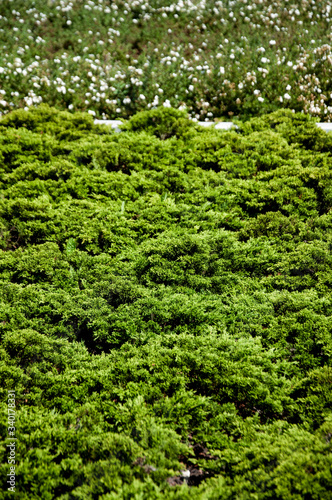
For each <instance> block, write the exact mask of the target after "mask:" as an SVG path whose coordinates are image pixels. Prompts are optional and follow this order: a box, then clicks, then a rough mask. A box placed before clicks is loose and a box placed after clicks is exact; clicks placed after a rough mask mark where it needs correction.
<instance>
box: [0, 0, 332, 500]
mask: <svg viewBox="0 0 332 500" xmlns="http://www.w3.org/2000/svg"><path fill="white" fill-rule="evenodd" d="M68 5H69V4H68ZM89 5H90V4H89ZM64 7H65V4H63V6H62V9H64ZM67 7H68V11H65V12H68V15H69V13H70V12H71V10H70V9H69V6H67ZM140 8H141V7H140ZM95 10H96V12H97V9H95ZM94 12H95V11H93V13H94ZM135 12H137V14H136V16H138V13H139V12H140V10H139V8H138V7H137V10H136V11H135ZM84 13H85V11H84ZM88 14H89V15H92V14H91V12H90V11H88V10H87V14H86V15H88ZM61 15H63V14H61ZM96 15H99V14H96ZM236 15H237V16H238V14H236ZM179 16H180V14H179ZM32 17H33V16H32ZM135 18H136V17H134V19H135ZM35 19H37V17H36V18H35ZM38 19H39V20H40V23H41V24H40V26H42V22H43V19H41V18H40V16H38ZM73 19H74V18H73ZM139 22H141V21H139ZM73 23H74V21H73ZM70 29H71V27H70ZM72 74H73V73H72ZM54 95H55V96H58V94H54ZM57 98H58V97H57ZM96 106H97V103H96ZM95 109H97V107H96V108H95ZM238 127H239V128H238V129H237V131H235V130H230V131H219V130H214V129H210V128H203V127H199V126H198V125H197V124H195V123H194V122H193V121H192V120H190V119H188V118H187V116H186V113H185V112H181V111H178V110H175V109H173V108H168V107H159V108H157V109H155V110H150V111H144V112H141V113H138V114H136V115H134V116H133V117H132V118H131V119H130V120H129V121H127V122H126V123H125V125H124V127H123V129H124V130H123V131H122V132H121V134H118V133H116V132H114V131H112V130H111V129H110V128H108V127H106V126H105V125H94V121H93V117H92V116H91V115H89V114H87V113H70V112H68V111H59V110H56V109H55V108H51V107H49V106H46V105H41V106H39V107H37V108H33V107H32V108H31V109H30V110H29V111H25V110H23V109H19V110H16V111H13V112H11V113H7V114H6V115H5V116H3V117H2V119H1V120H0V159H1V162H0V235H1V238H0V245H1V249H0V295H1V300H0V338H1V343H0V393H1V398H0V400H1V418H0V430H1V432H0V435H1V442H0V455H1V464H2V465H1V475H0V485H1V486H0V487H1V492H2V493H1V498H3V499H5V500H7V499H10V498H14V497H15V498H20V500H34V499H36V500H37V499H43V500H48V499H50V500H51V499H60V500H72V499H84V500H85V499H102V500H111V499H112V500H114V499H125V500H127V499H128V500H129V499H143V500H154V499H167V500H168V499H174V500H175V499H178V500H191V499H192V498H195V499H198V500H211V499H216V500H217V499H218V500H220V499H221V500H231V499H239V500H247V499H259V500H260V499H269V500H303V499H305V500H325V499H330V498H331V492H332V472H331V471H332V453H331V452H332V440H331V437H332V412H331V408H332V391H331V383H332V368H331V361H330V360H331V350H332V341H331V330H332V294H331V282H332V272H331V264H332V253H331V252H332V231H331V229H332V219H331V207H332V188H331V185H332V183H331V178H332V169H331V152H332V136H331V135H329V134H327V133H326V132H324V131H322V130H320V129H318V127H316V124H315V120H314V119H312V118H311V117H310V116H309V115H307V114H302V113H293V112H292V111H291V110H289V109H284V110H278V111H276V112H274V113H272V114H266V115H264V116H262V117H255V118H252V119H250V120H245V121H243V122H241V121H238ZM8 391H14V392H10V393H8ZM7 394H15V412H14V413H15V418H16V422H15V431H11V432H12V433H14V435H15V437H16V439H17V441H15V446H16V458H15V460H16V462H15V465H14V469H13V470H15V474H16V476H15V477H16V486H15V487H16V490H15V493H13V492H12V491H9V490H8V485H7V483H6V481H7V479H6V477H7V476H6V475H7V474H8V471H7V468H8V456H9V451H8V450H9V449H8V448H7V446H8V445H7V443H8V441H7V438H6V436H7V429H9V428H8V422H7V417H8V416H7V414H6V411H7V410H6V405H5V402H6V400H7V397H8V396H7ZM11 398H12V397H11ZM11 401H13V399H11ZM11 404H13V403H11ZM2 410H3V411H2ZM12 411H14V410H12ZM11 429H12V427H11ZM10 442H11V441H10ZM12 446H14V445H12ZM11 477H13V476H11Z"/></svg>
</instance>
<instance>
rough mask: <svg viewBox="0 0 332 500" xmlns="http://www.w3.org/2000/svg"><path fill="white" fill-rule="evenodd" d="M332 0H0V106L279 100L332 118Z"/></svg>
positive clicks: (203, 114) (111, 108)
mask: <svg viewBox="0 0 332 500" xmlns="http://www.w3.org/2000/svg"><path fill="white" fill-rule="evenodd" d="M331 7H332V1H331V0H324V1H318V0H303V1H301V2H297V3H295V4H294V3H292V2H291V1H288V0H277V1H272V0H253V1H251V2H249V1H248V0H229V1H221V0H218V1H211V0H201V1H197V0H195V1H191V0H179V1H178V2H177V3H171V2H170V1H168V0H128V1H124V0H123V1H122V0H116V1H114V2H113V1H112V2H111V1H109V0H98V1H97V0H96V1H92V0H88V1H83V0H75V1H74V0H72V1H70V0H33V1H32V0H7V1H5V2H1V3H0V46H1V52H0V114H6V113H8V112H10V111H11V110H14V109H17V108H18V107H20V108H29V107H30V106H32V105H36V104H39V103H46V104H49V105H53V106H56V107H57V108H58V109H62V110H69V111H87V112H89V113H91V114H92V115H93V116H95V117H96V118H108V119H116V118H128V117H130V116H132V115H133V114H135V113H136V112H138V111H142V110H148V109H151V108H155V107H158V106H159V105H163V106H166V107H167V106H172V107H175V108H180V109H186V111H187V112H188V114H189V116H190V117H191V118H192V119H193V120H200V121H202V120H218V119H221V120H229V119H234V118H235V117H239V118H240V119H242V120H243V119H248V118H250V117H253V116H258V115H264V114H266V113H269V112H273V111H276V110H278V109H280V108H288V109H292V110H295V111H296V112H301V111H303V112H304V113H309V114H310V115H311V116H315V117H318V118H319V120H320V121H322V122H324V121H325V122H326V121H331V118H332V94H331V91H332V89H331V77H332V48H331V36H332V35H331V19H332V18H331V16H332V13H331Z"/></svg>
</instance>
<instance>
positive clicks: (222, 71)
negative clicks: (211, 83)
mask: <svg viewBox="0 0 332 500" xmlns="http://www.w3.org/2000/svg"><path fill="white" fill-rule="evenodd" d="M219 72H220V74H221V75H224V74H225V68H224V67H223V66H220V69H219Z"/></svg>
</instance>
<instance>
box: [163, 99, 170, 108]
mask: <svg viewBox="0 0 332 500" xmlns="http://www.w3.org/2000/svg"><path fill="white" fill-rule="evenodd" d="M163 106H164V108H171V107H172V105H171V103H170V102H169V100H168V99H166V101H165V102H164V103H163Z"/></svg>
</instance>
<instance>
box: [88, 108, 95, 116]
mask: <svg viewBox="0 0 332 500" xmlns="http://www.w3.org/2000/svg"><path fill="white" fill-rule="evenodd" d="M88 113H89V115H92V116H96V112H95V111H93V110H92V109H89V110H88Z"/></svg>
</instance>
